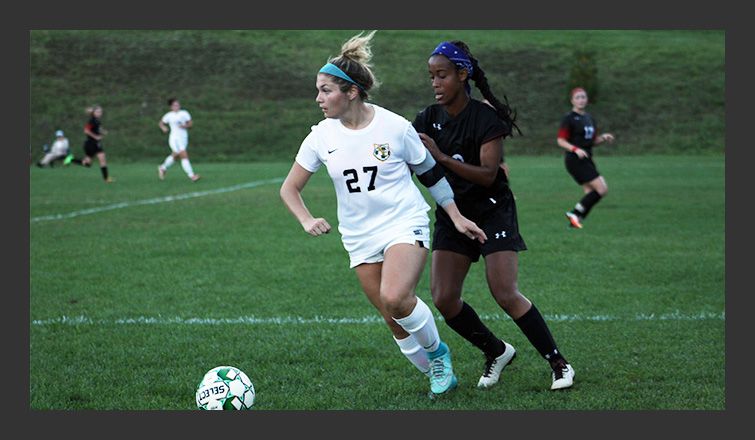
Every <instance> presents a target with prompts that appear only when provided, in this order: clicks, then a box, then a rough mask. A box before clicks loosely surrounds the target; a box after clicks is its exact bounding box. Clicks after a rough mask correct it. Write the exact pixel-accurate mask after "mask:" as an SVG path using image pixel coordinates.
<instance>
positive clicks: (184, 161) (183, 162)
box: [181, 159, 194, 177]
mask: <svg viewBox="0 0 755 440" xmlns="http://www.w3.org/2000/svg"><path fill="white" fill-rule="evenodd" d="M181 166H182V167H183V169H184V171H186V174H187V175H188V176H189V177H191V176H193V175H194V170H192V169H191V162H189V159H181Z"/></svg>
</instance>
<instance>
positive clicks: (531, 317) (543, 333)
mask: <svg viewBox="0 0 755 440" xmlns="http://www.w3.org/2000/svg"><path fill="white" fill-rule="evenodd" d="M514 322H515V323H516V325H518V326H519V328H520V329H521V330H522V333H524V336H526V337H527V339H528V340H529V341H530V343H531V344H532V345H533V346H534V347H535V349H536V350H537V351H538V353H540V356H542V357H543V358H545V359H546V360H547V361H548V362H550V364H551V367H554V366H556V365H557V364H559V363H561V362H566V359H564V356H563V355H562V354H561V352H559V351H558V347H556V341H554V340H553V336H552V335H551V331H550V329H548V324H546V323H545V319H543V315H541V314H540V311H539V310H538V309H537V307H535V304H532V307H530V309H529V310H527V312H526V313H525V314H524V315H522V316H520V317H519V319H516V320H515V321H514Z"/></svg>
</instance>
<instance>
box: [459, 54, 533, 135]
mask: <svg viewBox="0 0 755 440" xmlns="http://www.w3.org/2000/svg"><path fill="white" fill-rule="evenodd" d="M451 44H453V45H454V46H456V47H458V48H459V49H461V50H463V51H464V53H466V54H467V56H468V57H469V59H470V60H471V61H472V76H471V77H470V78H471V79H472V81H474V84H475V87H477V89H478V90H479V91H480V93H482V96H483V97H484V98H485V99H487V100H488V102H489V103H490V104H491V105H492V106H493V109H495V111H496V113H498V117H499V118H501V120H503V122H504V125H505V126H506V132H505V133H504V138H505V137H506V136H513V129H514V128H516V131H517V132H519V135H520V136H521V135H522V131H521V130H520V129H519V127H518V126H517V125H516V123H515V122H514V121H515V120H516V111H514V114H513V115H512V113H511V108H510V107H509V99H508V98H507V97H506V95H503V102H501V101H499V100H498V98H496V97H495V95H493V92H492V91H491V90H490V84H489V83H488V78H487V77H486V76H485V71H484V70H482V68H481V67H480V65H479V64H478V61H477V58H475V57H474V55H472V51H471V50H469V47H468V46H467V45H466V44H465V43H464V42H463V41H461V40H455V41H451Z"/></svg>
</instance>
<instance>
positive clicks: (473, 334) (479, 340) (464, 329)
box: [446, 303, 505, 357]
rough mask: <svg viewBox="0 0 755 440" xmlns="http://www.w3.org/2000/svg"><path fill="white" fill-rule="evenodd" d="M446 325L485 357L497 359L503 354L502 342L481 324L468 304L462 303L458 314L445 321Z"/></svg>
mask: <svg viewBox="0 0 755 440" xmlns="http://www.w3.org/2000/svg"><path fill="white" fill-rule="evenodd" d="M446 324H448V326H449V327H451V328H452V329H453V331H455V332H456V333H458V334H459V335H461V336H462V337H463V338H464V339H466V340H467V341H469V342H471V343H472V344H473V345H474V346H475V347H477V348H479V349H480V350H482V351H483V353H485V354H486V355H488V356H492V357H498V356H500V355H501V354H503V351H504V349H505V347H504V345H503V342H501V340H500V339H498V337H496V335H494V334H493V332H492V331H490V329H489V328H487V327H486V326H485V324H483V323H482V321H481V320H480V317H479V316H478V315H477V312H475V310H474V309H473V308H472V306H470V305H469V304H467V303H464V305H463V306H462V307H461V311H460V312H459V314H458V315H456V316H454V317H453V318H451V319H447V320H446Z"/></svg>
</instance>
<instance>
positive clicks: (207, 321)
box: [31, 311, 726, 326]
mask: <svg viewBox="0 0 755 440" xmlns="http://www.w3.org/2000/svg"><path fill="white" fill-rule="evenodd" d="M481 318H482V319H483V320H497V319H510V318H509V317H508V316H507V315H498V314H494V315H482V316H481ZM435 319H436V320H438V321H442V320H443V318H441V317H436V318H435ZM545 319H546V321H548V322H580V321H592V322H606V321H621V322H640V321H699V320H708V319H717V320H726V313H725V312H720V313H710V312H701V313H697V314H686V315H685V314H681V313H679V312H678V311H676V312H674V313H666V314H661V315H656V314H650V315H646V314H640V315H634V316H628V317H627V316H611V315H595V316H580V315H547V316H546V317H545ZM382 322H383V318H381V317H380V316H377V315H374V316H365V317H361V318H327V317H323V316H315V317H311V318H304V317H301V316H283V317H268V318H262V317H256V316H240V317H237V318H179V317H173V318H167V317H163V316H160V315H158V316H156V317H145V316H141V317H138V318H111V319H101V318H91V317H87V316H83V315H81V316H62V317H59V318H49V319H35V320H33V321H31V325H32V326H45V325H52V324H68V325H132V324H177V325H222V324H242V325H255V324H285V325H289V324H374V323H382Z"/></svg>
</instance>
